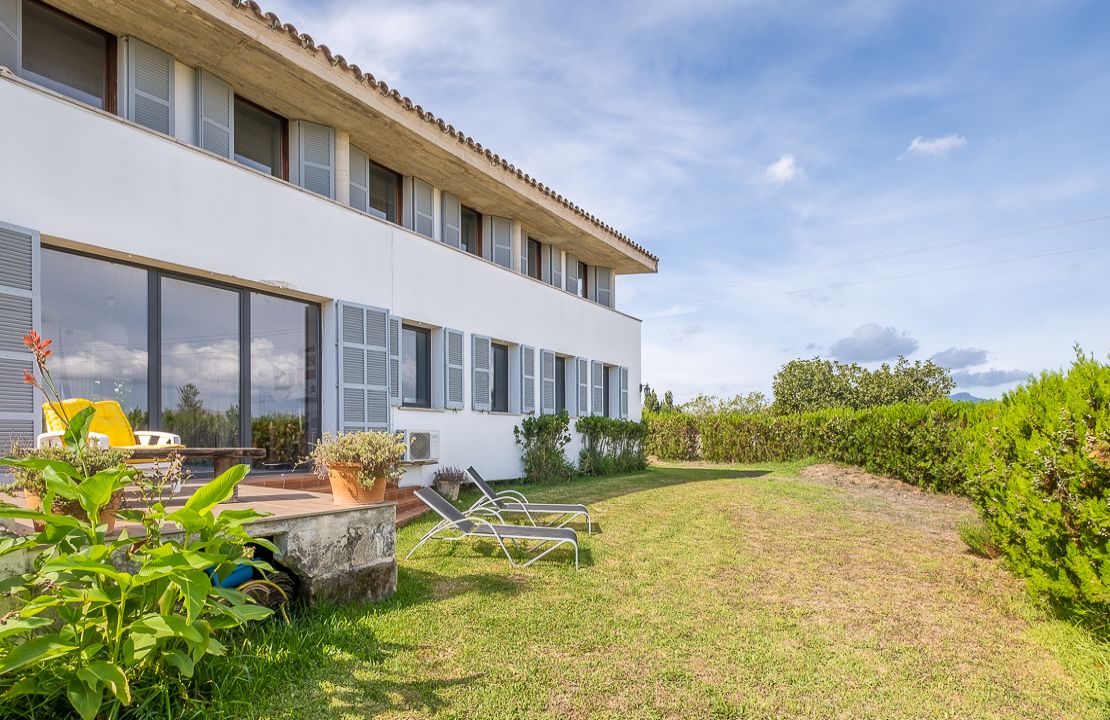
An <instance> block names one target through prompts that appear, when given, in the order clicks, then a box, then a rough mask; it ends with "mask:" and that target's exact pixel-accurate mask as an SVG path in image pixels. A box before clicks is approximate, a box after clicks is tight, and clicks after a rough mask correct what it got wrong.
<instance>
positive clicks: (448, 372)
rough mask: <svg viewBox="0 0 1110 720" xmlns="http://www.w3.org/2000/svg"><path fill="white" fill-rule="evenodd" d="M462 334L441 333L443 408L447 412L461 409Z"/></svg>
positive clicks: (457, 332)
mask: <svg viewBox="0 0 1110 720" xmlns="http://www.w3.org/2000/svg"><path fill="white" fill-rule="evenodd" d="M463 352H464V351H463V332H462V330H451V329H450V328H447V329H445V330H444V331H443V367H444V372H445V376H444V378H443V388H444V392H443V407H445V408H447V409H448V410H462V408H463Z"/></svg>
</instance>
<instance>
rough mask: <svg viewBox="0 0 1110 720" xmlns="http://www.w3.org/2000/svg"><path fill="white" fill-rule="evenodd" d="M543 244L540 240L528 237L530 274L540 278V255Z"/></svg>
mask: <svg viewBox="0 0 1110 720" xmlns="http://www.w3.org/2000/svg"><path fill="white" fill-rule="evenodd" d="M542 250H543V248H542V246H541V245H540V242H539V241H538V240H533V239H532V238H528V274H529V275H530V276H532V277H534V278H535V279H537V280H539V279H540V278H541V277H543V276H542V275H541V272H540V271H541V270H542V268H541V267H540V264H541V263H540V255H541V253H542Z"/></svg>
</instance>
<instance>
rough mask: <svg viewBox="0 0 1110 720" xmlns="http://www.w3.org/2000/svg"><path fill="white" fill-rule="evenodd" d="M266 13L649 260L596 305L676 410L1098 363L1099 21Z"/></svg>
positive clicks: (875, 3)
mask: <svg viewBox="0 0 1110 720" xmlns="http://www.w3.org/2000/svg"><path fill="white" fill-rule="evenodd" d="M263 5H264V7H265V9H267V10H273V11H275V12H277V13H278V14H279V15H280V16H281V17H282V19H283V20H285V21H287V22H292V23H293V24H295V25H296V26H297V27H298V28H299V29H300V30H302V31H305V32H308V33H309V34H311V35H312V36H313V37H314V38H315V39H316V40H317V42H323V43H326V44H328V45H329V47H331V48H333V50H335V51H337V52H340V53H342V54H343V55H344V56H345V57H347V58H348V60H350V61H352V62H356V63H358V64H359V65H360V66H361V67H362V68H363V69H365V70H367V71H369V72H371V73H373V74H374V75H375V76H376V77H378V78H379V79H382V80H385V81H386V82H388V83H389V84H390V85H391V86H393V87H397V88H398V89H399V90H400V91H401V92H402V93H403V94H405V95H408V96H409V97H411V98H412V99H413V100H414V101H415V102H416V103H418V104H421V105H423V106H424V107H425V108H427V109H429V110H431V111H432V112H434V113H436V114H437V115H438V116H440V117H443V118H445V119H446V120H447V121H448V122H450V123H452V124H454V125H455V126H456V127H458V128H461V129H463V130H464V131H465V132H467V133H468V134H469V135H471V136H473V137H474V138H475V139H476V140H478V141H479V142H481V143H482V144H483V145H486V146H488V147H491V148H492V149H493V150H494V151H496V152H498V153H499V154H501V155H502V156H503V157H507V158H508V159H509V161H510V162H512V163H514V164H515V165H517V166H518V167H523V168H524V169H525V170H526V171H527V172H529V173H530V174H532V175H533V176H535V177H538V178H539V179H540V180H541V181H543V182H545V183H547V184H549V185H551V186H552V187H554V188H555V189H556V190H557V191H559V192H561V193H562V194H564V195H566V196H568V197H570V198H571V199H572V200H573V201H574V202H576V203H578V204H579V205H581V206H583V207H585V208H587V209H589V210H591V211H593V212H595V213H596V214H598V215H599V216H600V217H602V218H604V219H605V220H606V221H607V222H609V223H610V224H612V225H614V226H615V227H617V228H620V229H621V230H623V231H624V232H626V233H627V234H629V235H631V236H632V237H633V238H634V239H635V240H637V241H638V242H640V243H641V244H643V245H645V246H647V247H649V248H650V249H652V250H653V251H654V252H656V254H658V255H659V256H660V257H661V263H660V272H659V274H658V275H653V276H638V277H633V278H622V279H621V280H620V282H619V283H618V293H617V297H618V306H619V307H620V308H621V309H622V310H624V311H626V312H629V313H631V314H633V315H636V316H637V317H641V318H643V320H644V325H643V373H644V379H645V380H646V381H647V382H649V383H651V384H652V385H653V386H654V387H656V388H658V389H660V390H665V389H672V390H674V392H675V395H676V396H677V397H678V398H680V399H682V398H688V397H690V396H692V395H693V394H695V393H697V392H708V393H713V394H719V395H732V394H734V393H739V392H748V391H753V390H759V391H764V392H766V391H769V389H770V385H771V379H772V377H773V375H774V373H775V371H776V370H777V369H778V368H779V367H780V366H781V365H782V364H783V363H784V362H786V361H788V360H790V359H793V358H796V357H813V356H816V355H821V356H823V357H837V358H840V359H844V360H859V361H861V362H865V363H866V364H869V365H874V364H876V363H878V362H881V361H882V360H885V359H893V357H894V356H896V355H898V354H900V353H901V354H905V355H907V356H908V357H910V358H911V359H925V358H929V357H933V356H937V358H938V361H942V362H943V363H945V364H947V365H948V366H950V367H952V368H953V372H954V375H955V377H956V378H957V380H958V381H959V385H960V389H962V390H969V391H971V392H973V393H974V394H976V395H980V396H986V397H995V396H998V395H1000V394H1001V393H1002V392H1004V391H1005V390H1007V389H1009V388H1011V387H1013V386H1014V385H1015V384H1016V383H1017V382H1019V381H1020V379H1021V378H1023V377H1025V376H1026V375H1027V374H1028V373H1030V372H1037V371H1040V370H1042V369H1044V368H1058V367H1062V366H1064V365H1066V364H1067V363H1068V362H1069V360H1070V358H1071V357H1072V356H1073V354H1074V353H1073V350H1072V346H1073V345H1074V344H1075V343H1077V342H1078V343H1080V344H1081V345H1082V346H1083V347H1084V348H1085V349H1087V350H1089V351H1093V352H1095V353H1097V354H1098V355H1099V356H1105V355H1106V354H1107V352H1108V351H1110V333H1108V332H1107V330H1108V329H1110V312H1108V311H1110V293H1108V292H1107V290H1106V287H1107V283H1108V280H1110V277H1108V275H1110V274H1108V272H1107V271H1108V270H1110V217H1107V216H1110V42H1107V39H1106V29H1107V28H1108V27H1110V3H1105V2H1101V1H1100V0H1091V1H1089V2H1065V1H1037V0H1023V1H1022V2H1020V3H1015V2H1007V1H999V2H988V1H987V0H981V1H977V2H943V1H930V2H885V1H883V0H860V1H858V2H841V3H836V2H789V1H781V2H770V1H767V2H756V1H737V2H717V1H714V0H704V1H702V2H697V1H693V2H691V1H686V2H681V3H679V2H660V1H658V0H636V1H634V2H633V1H625V0H616V1H610V2H606V3H585V2H566V3H543V4H541V3H526V2H513V1H508V2H406V3H396V2H391V3H384V2H381V3H380V2H366V1H365V0H331V1H329V2H307V1H306V0H267V1H266V2H264V3H263ZM1097 218H1102V219H1097Z"/></svg>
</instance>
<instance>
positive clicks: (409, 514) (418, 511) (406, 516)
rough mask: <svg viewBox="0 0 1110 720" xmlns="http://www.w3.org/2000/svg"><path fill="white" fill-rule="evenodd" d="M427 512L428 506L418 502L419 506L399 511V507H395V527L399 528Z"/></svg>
mask: <svg viewBox="0 0 1110 720" xmlns="http://www.w3.org/2000/svg"><path fill="white" fill-rule="evenodd" d="M426 512H428V506H427V505H425V504H424V503H420V507H416V508H412V509H410V510H406V511H404V512H401V509H400V507H398V508H397V527H399V528H401V527H404V526H405V525H408V524H409V523H410V522H412V521H413V520H415V519H416V518H418V517H420V516H421V515H423V514H424V513H426Z"/></svg>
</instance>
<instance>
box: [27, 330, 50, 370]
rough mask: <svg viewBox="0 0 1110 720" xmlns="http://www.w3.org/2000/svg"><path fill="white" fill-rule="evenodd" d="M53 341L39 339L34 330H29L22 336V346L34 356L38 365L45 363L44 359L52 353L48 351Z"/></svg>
mask: <svg viewBox="0 0 1110 720" xmlns="http://www.w3.org/2000/svg"><path fill="white" fill-rule="evenodd" d="M52 342H54V341H53V340H48V339H44V338H41V337H39V334H38V333H37V332H35V331H34V330H30V331H28V332H27V334H26V335H24V336H23V344H24V345H26V346H27V348H28V349H29V350H30V351H31V352H33V353H34V354H35V360H36V361H38V362H39V363H42V362H45V361H46V358H48V357H50V356H51V355H52V354H53V353H54V351H53V350H50V349H49V348H50V343H52Z"/></svg>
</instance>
